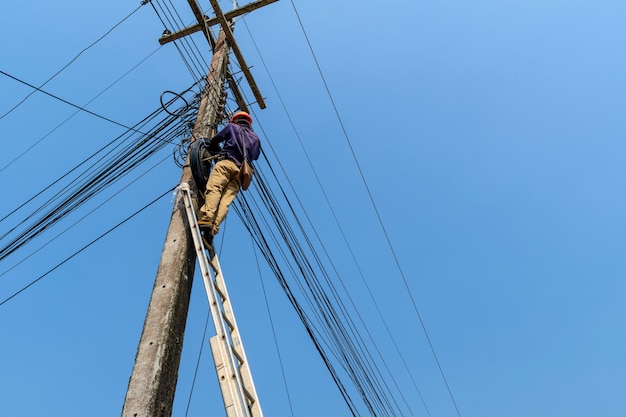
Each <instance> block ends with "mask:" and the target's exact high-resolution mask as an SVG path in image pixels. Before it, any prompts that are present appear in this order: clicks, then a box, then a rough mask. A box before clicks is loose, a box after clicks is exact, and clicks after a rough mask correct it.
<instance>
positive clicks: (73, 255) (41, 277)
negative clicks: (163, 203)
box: [0, 187, 176, 307]
mask: <svg viewBox="0 0 626 417" xmlns="http://www.w3.org/2000/svg"><path fill="white" fill-rule="evenodd" d="M175 188H176V187H172V188H170V189H169V190H167V191H166V192H164V193H163V194H161V195H160V196H158V197H157V198H155V199H154V200H152V201H151V202H149V203H148V204H146V205H145V206H143V207H142V208H140V209H139V210H137V211H136V212H134V213H133V214H131V215H130V216H128V217H126V218H125V219H124V220H122V221H121V222H119V223H118V224H116V225H115V226H113V227H112V228H110V229H109V230H107V231H106V232H104V233H103V234H101V235H100V236H98V237H97V238H95V239H94V240H92V241H91V242H89V243H88V244H86V245H85V246H83V247H82V248H80V249H79V250H77V251H76V252H74V253H73V254H71V255H70V256H68V257H67V258H65V259H64V260H62V261H61V262H59V263H58V264H56V265H55V266H54V267H52V268H51V269H49V270H48V271H47V272H45V273H44V274H42V275H40V276H39V277H38V278H36V279H35V280H33V281H31V282H30V283H29V284H28V285H26V286H25V287H22V289H20V290H19V291H17V292H15V293H14V294H12V295H11V296H9V297H8V298H6V299H4V300H3V301H2V302H0V307H2V306H3V305H4V304H6V303H7V302H9V301H10V300H12V299H13V298H15V297H17V296H18V295H19V294H21V293H23V292H24V291H26V290H27V289H28V288H30V287H32V286H33V285H34V284H36V283H37V282H39V281H41V280H42V279H43V278H45V277H46V276H48V275H50V274H51V273H52V272H54V271H55V270H57V269H58V268H59V267H61V266H62V265H64V264H65V263H67V262H68V261H70V260H71V259H72V258H74V257H76V256H77V255H79V254H80V253H81V252H83V251H84V250H85V249H87V248H89V247H90V246H91V245H93V244H94V243H96V242H97V241H99V240H100V239H102V238H103V237H105V236H106V235H108V234H109V233H111V232H112V231H114V230H115V229H117V228H118V227H120V226H121V225H123V224H124V223H126V222H127V221H129V220H130V219H132V218H133V217H135V216H136V215H137V214H139V213H141V212H142V211H143V210H145V209H147V208H148V207H150V206H151V205H152V204H154V203H156V202H157V201H158V200H160V199H161V198H163V197H164V196H166V195H167V194H169V193H171V192H172V191H173V190H174V189H175Z"/></svg>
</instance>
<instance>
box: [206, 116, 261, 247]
mask: <svg viewBox="0 0 626 417" xmlns="http://www.w3.org/2000/svg"><path fill="white" fill-rule="evenodd" d="M221 143H223V145H222V147H221V148H220V144H221ZM244 147H245V149H244ZM208 149H209V151H212V152H217V153H218V157H217V163H216V164H215V166H214V167H213V170H212V171H211V174H210V175H209V179H208V180H207V183H206V188H205V190H204V205H203V206H202V207H201V208H200V214H199V216H198V226H199V227H200V231H201V232H202V235H203V240H204V243H205V245H207V246H211V247H212V246H213V236H215V235H216V234H217V233H218V232H219V230H220V224H221V223H222V221H223V220H224V219H225V218H226V213H227V212H228V206H230V204H231V203H232V202H233V200H234V199H235V197H236V196H237V193H238V192H239V188H240V184H239V168H240V167H241V164H242V163H243V159H244V151H245V155H246V159H247V160H248V162H252V161H255V160H257V159H258V158H259V155H260V153H261V143H260V141H259V137H258V136H257V134H256V133H254V131H253V130H252V117H250V115H249V114H248V113H246V112H244V111H239V112H237V113H235V114H234V115H233V116H232V117H231V118H230V122H229V123H228V124H227V125H226V127H224V128H223V129H222V130H220V131H219V132H218V133H217V134H216V135H215V136H214V137H213V138H212V139H211V141H210V142H209V146H208Z"/></svg>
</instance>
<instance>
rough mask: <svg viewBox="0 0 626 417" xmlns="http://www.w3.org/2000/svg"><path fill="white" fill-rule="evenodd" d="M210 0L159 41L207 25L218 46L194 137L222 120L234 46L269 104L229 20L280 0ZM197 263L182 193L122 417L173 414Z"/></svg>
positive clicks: (186, 175)
mask: <svg viewBox="0 0 626 417" xmlns="http://www.w3.org/2000/svg"><path fill="white" fill-rule="evenodd" d="M210 1H211V5H212V6H213V8H214V12H215V14H216V17H215V18H214V20H211V19H208V18H207V17H206V16H204V15H203V14H202V11H201V9H200V7H199V6H198V4H197V3H196V0H188V3H189V6H190V7H191V9H192V11H193V13H194V15H195V16H196V19H197V20H198V24H197V25H194V26H193V27H191V28H187V29H184V30H182V31H180V32H177V33H174V34H170V35H168V36H170V38H169V39H168V36H165V35H164V37H162V38H161V39H159V42H161V43H162V44H164V43H167V42H169V41H171V40H175V39H179V38H180V37H182V36H185V35H187V34H189V33H193V32H195V31H199V30H202V31H203V32H204V34H205V36H206V38H207V40H208V41H209V43H210V44H211V45H212V47H213V58H212V60H211V67H210V69H209V74H208V77H207V84H206V86H205V89H204V92H203V96H202V98H201V101H200V107H199V109H198V115H197V119H196V123H195V126H194V130H193V138H192V140H194V139H196V138H202V137H209V138H210V137H212V136H213V135H214V134H215V129H216V127H217V124H218V122H219V119H218V115H219V114H220V113H221V111H222V110H223V101H222V92H223V87H224V80H225V79H230V80H232V75H231V74H229V73H228V68H227V67H228V55H229V53H230V50H231V48H232V49H233V50H235V51H236V52H237V53H236V57H237V59H238V60H239V64H240V66H241V67H242V70H243V72H244V75H245V77H246V79H247V81H248V83H249V84H250V86H251V88H252V90H253V93H254V95H255V99H256V100H257V103H258V104H259V106H260V107H261V108H264V107H265V103H264V101H263V98H262V96H261V95H260V93H259V91H258V89H257V88H256V83H254V80H253V79H252V75H251V74H250V71H249V69H248V67H247V65H245V62H244V61H243V56H242V55H241V52H240V51H239V48H238V47H237V44H236V42H235V39H234V37H233V34H232V30H231V28H230V26H229V25H230V23H229V19H232V18H234V17H235V16H239V15H241V14H243V13H247V12H250V11H252V10H254V9H256V8H259V7H262V6H264V5H266V4H270V3H273V2H275V1H278V0H256V1H254V2H252V3H250V4H248V5H246V6H244V7H241V8H239V9H235V10H233V11H232V12H229V13H227V15H226V16H225V15H224V14H223V13H222V11H221V10H220V9H219V5H218V4H217V1H215V0H210ZM217 23H219V24H220V26H221V30H220V34H219V36H218V38H217V40H214V39H213V37H212V35H211V34H210V32H209V31H208V27H209V25H210V24H217ZM229 86H230V88H231V89H234V90H235V91H233V93H234V95H235V97H236V98H239V99H238V100H237V101H238V103H239V106H240V108H242V109H245V108H246V107H245V106H246V104H245V103H243V102H241V97H242V95H241V94H240V92H239V91H238V90H236V89H237V87H236V85H235V84H234V83H233V82H229ZM181 183H189V185H190V187H191V190H192V192H194V193H195V192H197V189H196V185H195V183H194V181H193V179H192V174H191V168H190V166H189V161H187V163H186V164H185V166H184V168H183V173H182V177H181ZM195 264H196V253H195V250H194V247H193V241H192V238H191V234H190V229H189V224H188V220H187V216H186V213H185V205H184V202H183V201H182V197H181V195H180V194H179V195H178V196H177V198H176V203H175V205H174V209H173V212H172V217H171V219H170V225H169V228H168V231H167V235H166V238H165V243H164V245H163V252H162V255H161V261H160V263H159V268H158V271H157V276H156V279H155V283H154V287H153V290H152V296H151V298H150V304H149V306H148V312H147V314H146V319H145V322H144V327H143V332H142V334H141V339H140V342H139V347H138V349H137V355H136V358H135V365H134V366H133V371H132V374H131V377H130V381H129V384H128V390H127V392H126V398H125V400H124V406H123V408H122V417H157V416H158V417H169V416H171V415H172V406H173V402H174V394H175V392H176V383H177V380H178V368H179V365H180V357H181V353H182V347H183V338H184V334H185V324H186V322H187V313H188V310H189V299H190V295H191V286H192V282H193V274H194V270H195Z"/></svg>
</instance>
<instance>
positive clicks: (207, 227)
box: [198, 219, 213, 249]
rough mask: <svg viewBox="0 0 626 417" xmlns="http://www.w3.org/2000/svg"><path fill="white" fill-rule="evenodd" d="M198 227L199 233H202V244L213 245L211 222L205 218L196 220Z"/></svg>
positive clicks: (209, 246)
mask: <svg viewBox="0 0 626 417" xmlns="http://www.w3.org/2000/svg"><path fill="white" fill-rule="evenodd" d="M198 228H199V229H200V234H201V235H202V242H203V243H204V246H205V247H206V248H207V249H208V248H212V247H213V223H212V222H208V221H206V220H202V219H200V220H198Z"/></svg>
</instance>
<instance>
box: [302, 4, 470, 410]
mask: <svg viewBox="0 0 626 417" xmlns="http://www.w3.org/2000/svg"><path fill="white" fill-rule="evenodd" d="M291 4H292V6H293V9H294V11H295V13H296V17H297V19H298V22H299V23H300V27H301V28H302V31H303V33H304V36H305V38H306V42H307V44H308V46H309V49H310V51H311V54H312V55H313V59H314V61H315V65H316V66H317V69H318V71H319V73H320V76H321V78H322V81H323V83H324V87H325V88H326V92H327V94H328V96H329V99H330V101H331V104H332V106H333V109H334V111H335V114H336V115H337V119H338V121H339V124H340V126H341V129H342V131H343V134H344V137H345V138H346V141H347V143H348V146H349V147H350V151H351V152H352V156H353V159H354V161H355V163H356V166H357V168H358V170H359V173H360V175H361V179H362V180H363V184H364V185H365V188H366V190H367V194H368V196H369V199H370V201H371V203H372V205H373V208H374V211H375V212H376V216H377V217H378V221H379V223H380V225H381V227H382V230H383V233H384V234H385V238H386V240H387V243H388V245H389V248H390V250H391V252H392V255H393V257H394V260H395V263H396V265H397V267H398V269H399V271H400V275H401V276H402V279H403V281H404V286H405V288H406V290H407V294H408V295H409V297H410V299H411V303H412V305H413V309H414V311H415V313H416V315H417V318H418V320H419V322H420V325H421V327H422V331H423V332H424V335H425V337H426V340H427V342H428V345H429V347H430V350H431V353H432V355H433V357H434V359H435V362H436V364H437V367H438V368H439V373H440V374H441V377H442V379H443V381H444V383H445V386H446V389H447V391H448V394H449V396H450V399H451V400H452V403H453V405H454V408H455V410H456V413H457V415H458V416H459V417H461V412H460V410H459V407H458V405H457V403H456V400H455V398H454V395H453V394H452V389H451V388H450V384H449V383H448V379H447V378H446V375H445V373H444V371H443V367H442V366H441V362H440V361H439V357H438V356H437V353H436V351H435V347H434V345H433V343H432V341H431V339H430V336H429V335H428V331H427V330H426V325H425V323H424V320H423V319H422V316H421V314H420V312H419V309H418V308H417V303H416V302H415V298H414V297H413V293H412V292H411V289H410V287H409V285H408V281H407V279H406V276H405V275H404V272H403V270H402V267H401V266H400V261H399V259H398V256H397V254H396V252H395V250H394V248H393V245H392V244H391V239H390V238H389V234H388V233H387V229H386V228H385V226H384V223H383V221H382V217H381V215H380V212H379V210H378V207H377V206H376V203H375V201H374V198H373V196H372V193H371V191H370V189H369V186H368V185H367V181H366V180H365V176H364V174H363V170H362V169H361V165H360V164H359V162H358V159H357V157H356V153H355V151H354V148H353V147H352V143H351V141H350V138H349V136H348V133H347V130H346V128H345V126H344V124H343V120H342V119H341V116H340V114H339V110H338V108H337V105H336V104H335V101H334V99H333V97H332V94H331V92H330V88H329V87H328V83H327V82H326V78H325V77H324V74H323V72H322V69H321V67H320V64H319V62H318V60H317V56H316V55H315V52H314V50H313V47H312V45H311V42H310V40H309V38H308V35H307V33H306V30H305V29H304V24H303V23H302V20H301V19H300V15H299V14H298V10H297V9H296V5H295V4H294V2H293V0H291Z"/></svg>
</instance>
